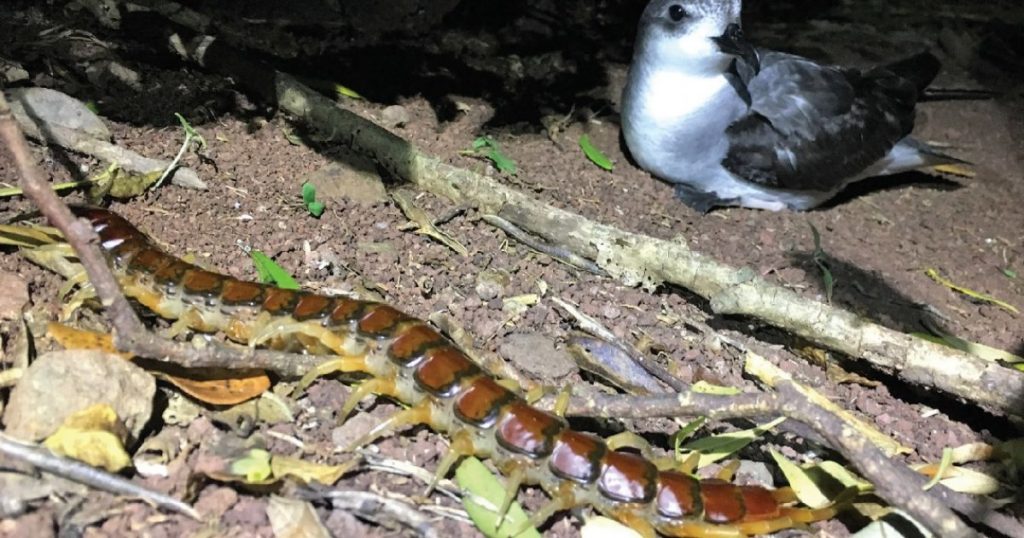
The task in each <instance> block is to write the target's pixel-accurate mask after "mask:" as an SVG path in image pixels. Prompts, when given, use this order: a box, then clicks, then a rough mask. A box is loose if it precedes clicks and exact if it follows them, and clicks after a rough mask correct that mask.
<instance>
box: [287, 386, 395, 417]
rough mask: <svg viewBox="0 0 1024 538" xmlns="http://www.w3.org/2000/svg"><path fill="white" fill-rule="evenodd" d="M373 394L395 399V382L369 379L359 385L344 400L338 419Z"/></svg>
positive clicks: (348, 413) (345, 415) (349, 412)
mask: <svg viewBox="0 0 1024 538" xmlns="http://www.w3.org/2000/svg"><path fill="white" fill-rule="evenodd" d="M303 379H305V378H303ZM374 394H376V395H379V396H391V397H396V396H397V394H396V393H395V382H394V381H393V380H390V379H370V380H368V381H366V382H363V383H360V384H359V386H357V387H356V388H355V389H354V390H353V391H352V393H351V394H349V396H348V399H347V400H345V405H343V406H342V407H341V412H340V414H339V415H338V418H339V419H341V420H344V419H345V418H347V417H348V416H349V415H350V414H351V413H352V410H353V409H355V408H356V406H357V405H359V402H361V401H363V399H364V398H366V397H367V396H371V395H374Z"/></svg>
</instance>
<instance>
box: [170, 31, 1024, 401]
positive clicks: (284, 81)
mask: <svg viewBox="0 0 1024 538" xmlns="http://www.w3.org/2000/svg"><path fill="white" fill-rule="evenodd" d="M172 41H173V42H174V43H175V48H176V49H177V50H178V51H179V52H181V53H183V54H185V55H187V57H188V58H190V59H192V60H194V61H195V62H197V63H199V64H200V65H202V66H204V67H206V68H208V69H211V70H213V71H217V72H220V73H222V74H225V75H229V76H231V77H232V78H234V79H235V80H237V81H238V82H239V83H241V84H242V85H243V86H245V87H246V88H247V89H248V90H249V91H251V92H253V93H255V94H257V95H258V96H260V97H262V98H263V99H264V100H266V101H268V102H272V103H276V104H277V105H278V106H280V107H281V108H282V109H283V110H285V111H287V112H288V113H290V114H292V115H293V116H295V117H297V118H298V119H299V120H300V121H302V122H304V123H305V124H307V125H309V126H310V127H312V128H314V129H316V130H317V131H318V132H319V133H320V134H321V137H322V139H324V140H325V141H330V142H335V143H340V144H342V145H344V146H346V147H348V148H350V149H352V150H354V151H356V152H357V153H360V154H362V155H365V156H367V157H369V158H371V159H372V160H373V161H374V162H376V163H377V164H378V165H379V166H380V167H382V168H383V169H385V170H387V171H388V172H390V173H391V174H392V175H394V176H396V177H398V178H402V179H404V180H407V181H409V182H412V183H414V184H416V185H418V186H419V187H421V188H423V189H425V190H428V191H430V192H433V193H435V194H438V195H441V196H445V197H447V198H449V199H451V200H453V201H454V202H456V203H460V204H466V205H471V206H474V207H476V208H477V209H479V210H480V211H481V212H483V213H489V214H496V215H498V216H500V217H502V218H504V219H506V220H508V221H511V222H512V223H514V224H516V225H517V226H519V227H520V228H523V229H525V230H528V231H531V232H532V233H534V234H535V235H538V236H541V237H543V238H544V239H545V240H547V241H548V242H549V243H550V244H556V245H562V246H564V247H565V248H567V249H569V250H570V251H572V252H574V253H575V254H576V255H578V256H582V257H584V258H587V259H590V260H593V261H595V262H596V263H597V265H598V266H599V267H600V268H601V269H602V270H604V271H606V272H608V273H609V274H611V275H613V276H615V277H616V278H618V279H619V280H620V281H621V282H623V283H625V284H627V285H644V286H646V287H654V286H657V285H661V284H672V285H676V286H681V287H684V288H687V289H689V290H691V291H693V292H694V293H697V294H698V295H700V296H701V297H704V298H706V299H708V300H709V301H710V304H711V308H712V310H713V311H714V312H715V313H716V314H719V315H746V316H752V317H756V318H759V319H762V320H765V321H767V322H769V323H771V324H773V325H775V326H778V327H780V328H783V329H785V330H787V331H789V332H791V333H793V334H796V335H799V336H801V337H803V338H806V339H807V340H809V341H811V342H814V343H815V344H818V345H820V346H823V347H827V348H830V349H833V350H836V351H839V352H842V353H844V354H846V355H849V356H851V357H854V358H861V359H864V360H866V361H868V362H870V363H871V364H872V365H874V366H875V367H877V368H879V369H881V370H883V371H886V372H888V373H891V374H892V375H895V376H898V377H900V378H902V379H904V380H906V381H909V382H912V383H915V384H918V385H923V386H925V387H934V388H937V389H939V390H942V391H944V392H946V393H948V394H951V395H954V396H957V397H959V398H962V399H964V400H967V401H970V402H975V403H977V404H979V405H981V406H984V407H987V408H990V409H993V410H997V411H999V412H1003V413H1006V414H1010V415H1017V414H1024V374H1022V373H1020V372H1017V371H1014V370H1011V369H1008V368H1005V367H1003V366H1002V365H1000V364H997V363H993V362H989V361H985V360H982V359H979V358H977V357H974V356H971V355H968V354H966V353H962V352H960V351H957V350H954V349H951V348H948V347H944V346H940V345H937V344H933V343H931V342H927V341H925V340H922V339H919V338H914V337H912V336H910V335H907V334H904V333H901V332H898V331H895V330H892V329H889V328H886V327H883V326H881V325H877V324H875V323H872V322H870V321H868V320H866V319H864V318H860V317H858V316H856V315H854V314H852V313H850V312H847V311H845V310H842V309H839V308H835V307H833V306H830V305H827V304H823V303H820V302H817V301H814V300H811V299H808V298H804V297H801V296H799V295H797V294H796V293H794V292H792V291H790V290H787V289H785V288H782V287H779V286H776V285H774V284H771V283H769V282H767V281H765V280H764V279H761V278H759V277H757V276H756V275H755V274H754V273H753V271H751V270H750V269H747V268H741V269H736V268H733V267H729V266H727V265H725V264H722V263H720V262H718V261H716V260H713V259H711V258H710V257H708V256H705V255H703V254H700V253H698V252H694V251H692V250H690V249H689V247H687V246H686V244H684V243H682V242H675V241H666V240H661V239H654V238H651V237H647V236H644V235H641V234H635V233H630V232H625V231H622V230H619V229H617V228H614V227H612V226H606V225H603V224H599V223H596V222H593V221H591V220H589V219H586V218H584V217H582V216H580V215H577V214H574V213H571V212H569V211H566V210H564V209H559V208H556V207H553V206H551V205H548V204H545V203H542V202H539V201H537V200H535V199H533V198H531V197H529V196H527V195H525V194H523V193H521V192H518V191H516V190H514V189H512V188H509V187H507V186H505V185H502V184H500V183H498V182H497V181H495V180H494V179H492V178H489V177H486V176H483V175H481V174H477V173H474V172H471V171H468V170H464V169H461V168H457V167H454V166H451V165H448V164H445V163H443V162H442V161H440V160H438V159H435V158H433V157H430V156H428V155H425V154H423V153H421V152H420V151H419V150H417V149H416V148H415V147H414V146H413V145H412V144H411V143H409V142H408V141H406V140H404V139H402V138H401V137H398V136H396V135H394V134H392V133H391V132H389V131H387V130H385V129H383V128H381V127H379V126H377V125H376V124H374V123H373V122H371V121H368V120H366V119H364V118H361V117H360V116H358V115H356V114H354V113H352V112H349V111H347V110H344V109H342V108H340V107H338V106H337V105H336V104H335V103H334V102H333V101H331V100H330V99H327V98H326V97H324V96H322V95H320V94H319V93H316V92H315V91H313V90H311V89H309V88H307V87H306V86H304V85H302V84H301V83H299V82H298V81H297V80H296V79H295V78H293V77H291V76H289V75H287V74H284V73H280V72H275V71H272V70H269V69H266V68H263V67H262V66H260V65H257V64H255V63H253V62H252V61H250V60H249V59H247V58H245V57H243V56H242V55H240V54H238V53H237V52H236V51H233V50H232V49H230V48H228V47H227V46H225V45H223V44H220V43H218V41H217V40H216V39H215V38H213V37H210V36H199V37H197V38H195V39H193V40H192V41H191V42H189V43H187V44H186V43H185V42H184V41H183V40H182V39H181V38H180V37H178V36H175V37H173V38H172Z"/></svg>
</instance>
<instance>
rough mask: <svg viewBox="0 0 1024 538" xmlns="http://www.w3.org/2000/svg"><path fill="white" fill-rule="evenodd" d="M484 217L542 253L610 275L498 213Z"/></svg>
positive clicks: (595, 272)
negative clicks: (531, 233) (524, 229)
mask: <svg viewBox="0 0 1024 538" xmlns="http://www.w3.org/2000/svg"><path fill="white" fill-rule="evenodd" d="M480 218H482V219H484V222H486V223H487V224H490V225H491V226H494V227H495V228H497V229H499V230H501V231H503V232H505V233H506V234H508V235H509V236H511V237H512V238H513V239H515V240H516V241H519V242H520V243H522V244H524V245H526V246H527V247H529V248H532V249H533V250H536V251H537V252H540V253H541V254H547V255H548V256H551V257H552V258H554V259H556V260H558V261H560V262H562V263H564V264H566V265H571V266H573V267H575V268H577V269H582V270H584V271H586V272H588V273H593V274H595V275H597V276H608V273H606V272H605V271H604V269H601V268H600V267H599V266H598V265H597V264H596V263H594V262H592V261H590V260H588V259H586V258H584V257H582V256H579V255H577V254H576V253H575V252H573V251H571V250H569V249H567V248H565V247H563V246H558V245H552V244H550V243H545V242H543V241H541V240H540V239H538V238H536V237H534V236H532V235H530V234H528V233H526V232H525V231H523V229H522V228H520V227H519V226H516V225H515V224H512V223H511V222H509V221H507V220H505V219H503V218H501V217H499V216H497V215H483V216H482V217H480Z"/></svg>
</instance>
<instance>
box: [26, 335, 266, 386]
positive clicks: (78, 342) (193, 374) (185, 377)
mask: <svg viewBox="0 0 1024 538" xmlns="http://www.w3.org/2000/svg"><path fill="white" fill-rule="evenodd" d="M46 329H47V333H48V334H49V335H50V337H51V338H53V339H54V340H55V341H57V343H59V344H60V345H62V346H64V348H65V349H95V350H100V351H106V352H108V353H114V354H116V355H118V356H119V357H121V358H123V359H130V358H132V355H131V354H130V353H118V352H117V349H116V348H115V347H114V342H113V339H112V338H111V336H110V335H109V334H107V333H98V332H93V331H83V330H81V329H75V328H73V327H69V326H67V325H64V324H61V323H50V324H48V325H47V327H46ZM145 366H147V367H148V368H147V369H148V370H149V371H150V372H151V373H152V374H153V375H155V376H156V377H157V378H159V379H162V380H164V381H167V382H168V383H170V384H172V385H174V386H175V387H178V388H179V389H181V391H182V392H184V393H185V394H188V395H189V396H191V397H193V398H195V399H197V400H199V401H202V402H206V403H208V404H213V405H236V404H240V403H242V402H245V401H248V400H251V399H253V398H255V397H257V396H259V395H260V394H263V392H265V391H266V390H267V389H268V388H270V378H269V377H267V374H266V373H264V372H262V371H254V370H247V371H246V370H227V369H213V368H210V369H196V370H189V369H185V368H178V367H176V366H174V365H170V364H150V363H147V364H146V365H145Z"/></svg>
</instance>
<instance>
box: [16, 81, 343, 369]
mask: <svg viewBox="0 0 1024 538" xmlns="http://www.w3.org/2000/svg"><path fill="white" fill-rule="evenodd" d="M0 139H2V140H3V141H4V142H5V143H6V145H7V147H8V148H9V150H10V152H11V156H13V157H14V162H15V165H16V167H17V169H18V171H19V173H20V175H21V187H22V189H23V190H24V192H25V196H27V197H28V198H29V199H31V200H32V201H33V202H34V203H35V205H36V207H38V208H39V211H40V212H41V213H42V214H43V215H44V216H46V218H47V219H49V221H50V223H51V224H53V226H54V227H56V228H57V229H59V230H60V231H61V233H63V234H64V238H65V239H66V240H67V242H68V243H69V244H70V245H71V246H72V247H73V248H74V250H75V253H76V254H77V255H78V258H79V261H80V262H81V264H82V267H84V268H85V272H86V274H87V275H88V276H89V281H90V282H92V284H93V287H94V288H95V289H96V296H97V297H98V298H99V299H100V302H101V303H102V304H103V307H104V311H105V313H106V315H107V318H108V319H109V320H110V324H111V326H112V327H113V334H114V345H115V346H117V349H118V351H122V352H126V353H132V354H135V355H138V356H142V357H149V358H153V359H157V360H162V361H165V362H172V363H174V364H178V365H181V366H183V367H186V368H203V367H217V368H224V367H227V368H230V367H236V368H237V367H239V366H240V365H244V366H245V367H247V368H262V369H266V370H271V371H274V372H276V373H278V374H280V375H282V376H284V377H301V376H302V375H303V374H305V373H306V372H308V371H310V369H312V368H314V367H315V366H316V365H317V364H320V363H321V362H323V361H324V360H326V359H327V357H317V356H311V355H301V354H297V353H277V352H269V351H263V350H254V349H251V348H241V349H239V348H230V347H225V346H222V345H216V344H209V345H204V346H203V347H197V346H195V345H186V344H181V343H178V342H173V341H171V340H167V339H164V338H159V337H157V336H155V335H154V334H153V333H151V332H150V331H148V330H147V329H146V327H145V325H143V324H142V321H141V320H140V319H139V317H138V316H137V315H136V314H135V310H134V309H132V307H131V304H129V303H128V300H127V299H126V298H125V296H124V293H122V292H121V288H120V286H118V284H117V280H116V279H115V278H114V275H113V274H112V273H111V272H110V268H109V267H108V266H107V262H106V259H105V258H104V256H103V254H102V253H101V252H100V250H99V248H97V247H96V244H97V242H98V238H97V237H96V234H95V233H94V232H93V231H92V227H91V226H89V223H88V222H86V221H85V220H81V219H76V218H75V217H74V215H72V214H71V211H70V210H68V208H67V206H66V205H64V203H63V202H61V200H60V198H58V197H57V195H56V194H55V193H54V192H53V189H52V188H51V187H50V184H49V182H48V181H46V180H45V179H43V177H42V175H41V173H40V172H39V168H38V167H36V165H35V163H34V162H33V160H32V154H31V151H30V150H29V147H28V142H27V141H26V140H25V136H24V135H23V134H22V132H21V128H20V127H18V124H17V122H16V121H15V120H14V117H13V115H12V113H11V109H10V106H9V105H8V103H7V100H6V98H5V97H4V96H3V95H2V94H0Z"/></svg>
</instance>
